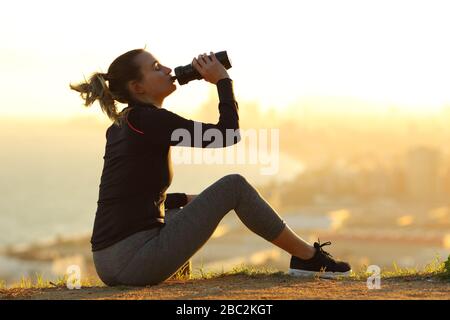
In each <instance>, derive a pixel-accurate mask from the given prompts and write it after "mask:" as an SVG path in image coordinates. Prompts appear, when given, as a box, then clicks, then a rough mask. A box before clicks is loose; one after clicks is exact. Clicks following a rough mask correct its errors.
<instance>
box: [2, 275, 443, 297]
mask: <svg viewBox="0 0 450 320" xmlns="http://www.w3.org/2000/svg"><path fill="white" fill-rule="evenodd" d="M0 299H43V300H47V299H49V300H55V299H64V300H65V299H126V300H128V299H157V300H166V299H168V300H177V299H187V300H206V299H224V300H230V299H233V300H241V299H252V300H253V299H256V300H264V299H270V300H278V299H282V300H291V299H302V300H308V299H346V300H347V299H350V300H354V299H358V300H359V299H364V300H372V299H394V300H396V299H407V300H409V299H445V300H450V282H448V281H444V280H439V279H435V278H429V279H426V278H425V279H424V278H421V279H420V278H410V279H409V278H402V279H382V281H381V288H380V289H372V290H369V289H368V288H367V285H366V282H365V281H357V280H327V279H311V278H309V279H305V278H292V277H287V276H273V275H272V276H257V277H251V276H247V275H231V276H226V277H219V278H214V279H202V280H199V279H196V280H168V281H166V282H164V283H161V284H159V285H155V286H148V287H113V288H111V287H84V288H81V289H79V290H69V289H67V288H65V287H58V288H47V289H2V290H0Z"/></svg>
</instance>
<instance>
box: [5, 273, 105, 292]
mask: <svg viewBox="0 0 450 320" xmlns="http://www.w3.org/2000/svg"><path fill="white" fill-rule="evenodd" d="M67 280H68V277H67V276H60V277H58V278H57V279H56V280H48V279H45V278H44V277H43V275H42V274H38V273H36V274H35V276H34V277H29V278H26V277H22V278H21V279H20V281H19V282H18V283H14V284H12V285H11V286H10V287H9V288H10V289H48V288H67ZM103 286H105V285H104V284H103V283H102V282H101V281H100V279H98V278H82V279H81V287H82V288H83V287H103ZM7 288H8V287H7V285H6V282H5V281H4V280H0V289H7Z"/></svg>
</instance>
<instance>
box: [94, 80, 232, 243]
mask: <svg viewBox="0 0 450 320" xmlns="http://www.w3.org/2000/svg"><path fill="white" fill-rule="evenodd" d="M217 91H218V95H219V114H220V115H219V122H218V123H217V124H211V123H202V122H197V121H193V120H188V119H185V118H183V117H181V116H179V115H177V114H175V113H173V112H171V111H169V110H166V109H164V108H158V107H156V106H154V105H152V104H149V103H142V102H131V103H129V104H128V106H127V108H130V111H129V113H128V116H127V118H126V121H125V123H124V125H122V126H117V125H115V124H112V125H111V126H110V127H109V128H108V129H107V131H106V147H105V155H104V157H103V159H104V165H103V171H102V175H101V182H100V186H99V200H98V201H97V211H96V214H95V222H94V229H93V233H92V238H91V244H92V251H97V250H101V249H104V248H107V247H109V246H111V245H113V244H114V243H116V242H118V241H120V240H122V239H124V238H126V237H128V236H130V235H132V234H133V233H136V232H139V231H143V230H148V229H150V228H153V227H155V226H163V225H164V213H165V210H166V209H172V208H179V207H183V206H184V205H185V204H186V203H187V197H186V194H185V193H169V194H166V190H167V189H168V188H169V186H170V184H171V182H172V177H173V170H172V162H171V157H170V148H171V146H177V145H178V146H191V147H201V148H211V147H213V148H218V147H226V146H230V145H233V144H235V143H237V142H238V141H239V140H240V135H239V130H236V129H239V116H238V103H237V102H236V99H235V97H234V92H233V81H232V80H231V79H229V78H225V79H221V80H220V81H219V82H218V83H217ZM176 129H184V131H183V130H181V131H178V130H177V131H176V132H175V133H174V130H176ZM208 129H217V130H218V131H217V130H215V132H216V133H217V132H220V133H221V134H222V135H223V137H224V138H223V139H214V138H213V139H211V138H208V137H205V138H202V137H203V133H204V132H205V131H206V130H208ZM230 129H232V130H233V131H231V132H234V135H231V136H232V139H226V138H225V137H227V134H230ZM212 131H214V130H212ZM227 131H228V132H227ZM172 133H174V138H172ZM177 133H181V135H180V134H177ZM183 133H189V134H190V137H191V139H186V138H185V136H184V135H183ZM199 134H200V135H199ZM212 135H213V136H215V134H214V133H213V134H212ZM206 136H209V135H208V134H207V135H206ZM199 137H200V138H199ZM211 140H213V143H212V142H211Z"/></svg>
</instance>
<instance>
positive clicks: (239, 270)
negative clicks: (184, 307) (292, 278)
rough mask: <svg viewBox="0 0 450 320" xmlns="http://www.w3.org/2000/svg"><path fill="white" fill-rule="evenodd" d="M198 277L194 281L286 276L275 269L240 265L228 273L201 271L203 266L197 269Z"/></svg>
mask: <svg viewBox="0 0 450 320" xmlns="http://www.w3.org/2000/svg"><path fill="white" fill-rule="evenodd" d="M199 271H200V276H197V277H194V279H213V278H221V277H226V276H236V275H245V276H248V277H251V278H257V277H262V276H277V277H279V276H286V274H285V273H284V272H283V271H279V270H276V269H271V268H267V267H263V268H256V267H253V266H248V265H245V264H240V265H237V266H235V267H234V268H233V269H231V270H230V271H224V270H223V268H222V271H210V272H205V271H204V269H203V265H202V266H201V267H200V268H199Z"/></svg>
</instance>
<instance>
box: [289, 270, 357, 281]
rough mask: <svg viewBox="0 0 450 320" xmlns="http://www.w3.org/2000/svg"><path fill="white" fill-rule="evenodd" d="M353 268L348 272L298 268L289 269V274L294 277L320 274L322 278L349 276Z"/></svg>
mask: <svg viewBox="0 0 450 320" xmlns="http://www.w3.org/2000/svg"><path fill="white" fill-rule="evenodd" d="M351 272H352V270H349V271H347V272H326V271H323V272H317V271H306V270H298V269H289V271H288V274H289V275H291V276H294V277H315V276H318V277H320V278H328V279H335V278H337V277H349V276H350V275H351Z"/></svg>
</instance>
